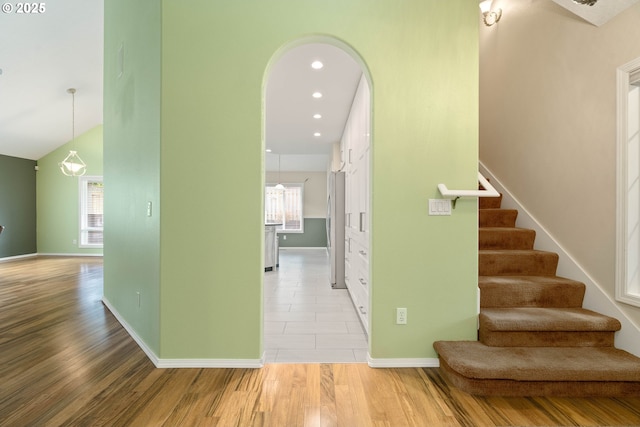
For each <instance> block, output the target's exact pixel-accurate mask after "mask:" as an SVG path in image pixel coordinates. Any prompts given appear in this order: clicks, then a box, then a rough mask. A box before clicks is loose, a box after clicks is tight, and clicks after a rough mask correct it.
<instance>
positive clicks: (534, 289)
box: [479, 284, 584, 308]
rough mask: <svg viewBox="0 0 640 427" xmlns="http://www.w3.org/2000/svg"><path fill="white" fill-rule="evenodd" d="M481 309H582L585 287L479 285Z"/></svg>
mask: <svg viewBox="0 0 640 427" xmlns="http://www.w3.org/2000/svg"><path fill="white" fill-rule="evenodd" d="M479 287H480V307H481V308H497V307H550V308H572V307H575V308H578V307H582V301H583V299H584V285H583V286H579V285H575V286H568V285H565V286H549V285H520V284H501V285H494V284H490V285H482V284H480V285H479Z"/></svg>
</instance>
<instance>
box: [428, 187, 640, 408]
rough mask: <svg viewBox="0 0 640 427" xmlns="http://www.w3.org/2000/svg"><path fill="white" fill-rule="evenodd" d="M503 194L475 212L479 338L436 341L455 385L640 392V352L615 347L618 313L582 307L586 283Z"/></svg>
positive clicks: (472, 389) (507, 392) (512, 390)
mask: <svg viewBox="0 0 640 427" xmlns="http://www.w3.org/2000/svg"><path fill="white" fill-rule="evenodd" d="M501 202H502V197H500V198H495V199H494V198H492V199H489V198H486V199H485V198H481V199H480V201H479V210H478V227H479V229H478V249H479V252H478V288H479V291H480V314H479V319H478V320H479V322H478V341H437V342H435V343H434V345H433V346H434V348H435V350H436V351H437V352H438V356H439V359H440V369H441V371H442V372H443V374H444V376H445V378H446V379H447V381H450V382H451V384H452V385H454V386H456V387H458V388H460V389H462V390H464V391H466V392H468V393H472V394H478V395H484V396H640V358H638V357H636V356H633V355H632V354H630V353H627V352H626V351H623V350H620V349H617V348H616V347H615V335H616V331H619V330H620V329H621V324H620V322H619V321H618V320H617V319H614V318H611V317H609V316H605V315H602V314H599V313H596V312H594V311H590V310H586V309H584V308H582V304H583V299H584V295H585V285H584V284H583V283H580V282H577V281H575V280H571V279H567V278H563V277H558V276H556V270H557V267H558V260H559V256H558V254H556V253H553V252H545V251H540V250H535V249H534V247H535V231H534V230H524V229H522V228H518V227H516V220H517V217H518V211H517V210H515V209H501V208H500V207H501Z"/></svg>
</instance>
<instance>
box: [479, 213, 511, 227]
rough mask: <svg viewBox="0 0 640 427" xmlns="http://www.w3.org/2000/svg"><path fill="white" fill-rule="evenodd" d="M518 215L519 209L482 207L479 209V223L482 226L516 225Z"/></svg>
mask: <svg viewBox="0 0 640 427" xmlns="http://www.w3.org/2000/svg"><path fill="white" fill-rule="evenodd" d="M517 217H518V211H517V210H509V209H480V210H478V225H479V226H480V227H515V226H516V218H517Z"/></svg>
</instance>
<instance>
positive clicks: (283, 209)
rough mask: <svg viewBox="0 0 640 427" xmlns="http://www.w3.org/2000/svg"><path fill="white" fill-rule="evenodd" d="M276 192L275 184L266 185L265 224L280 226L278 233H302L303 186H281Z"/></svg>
mask: <svg viewBox="0 0 640 427" xmlns="http://www.w3.org/2000/svg"><path fill="white" fill-rule="evenodd" d="M283 185H284V190H277V189H276V188H275V187H276V186H275V184H267V186H266V188H265V195H264V221H265V224H282V226H280V227H279V228H278V231H280V232H284V231H286V232H287V233H303V232H304V222H303V218H304V215H303V211H302V206H303V201H304V197H303V189H304V184H283Z"/></svg>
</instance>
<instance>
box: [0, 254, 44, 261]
mask: <svg viewBox="0 0 640 427" xmlns="http://www.w3.org/2000/svg"><path fill="white" fill-rule="evenodd" d="M37 256H38V254H37V253H36V254H26V255H16V256H8V257H4V258H0V262H10V261H17V260H19V259H27V258H35V257H37Z"/></svg>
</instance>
